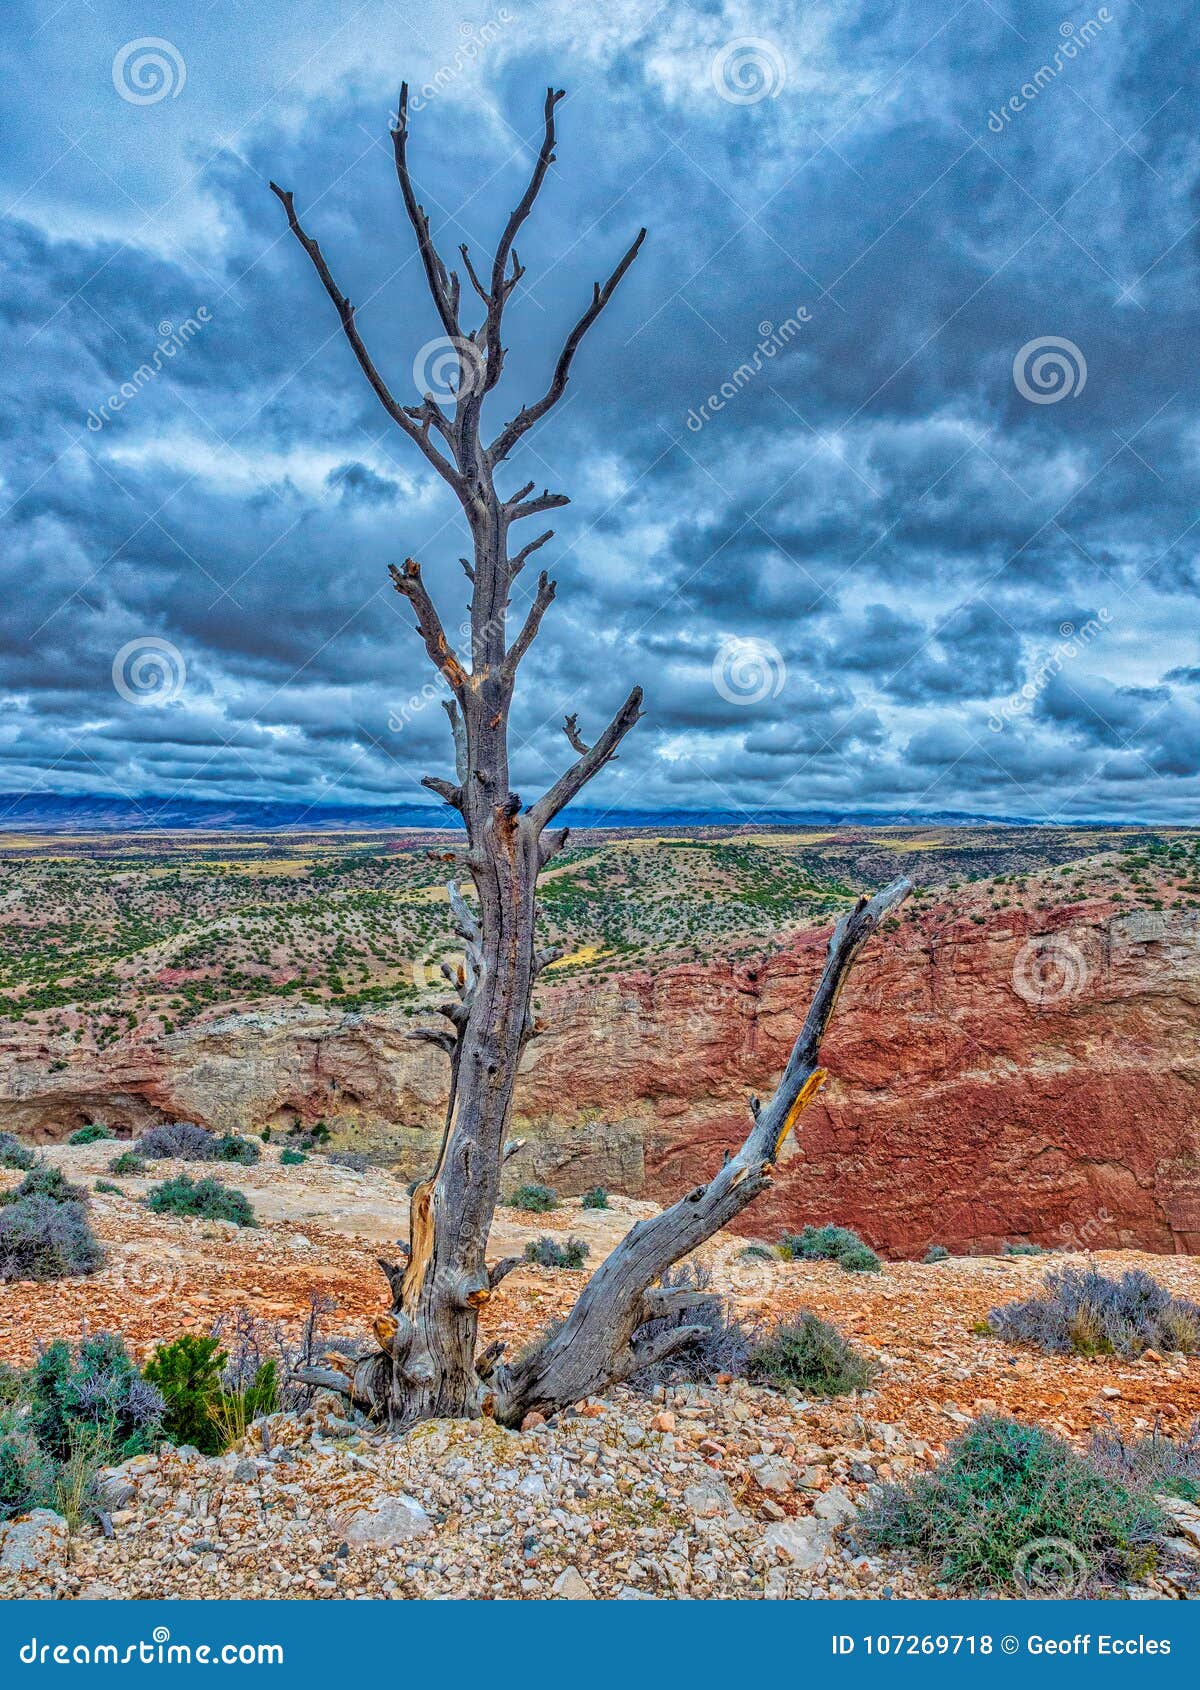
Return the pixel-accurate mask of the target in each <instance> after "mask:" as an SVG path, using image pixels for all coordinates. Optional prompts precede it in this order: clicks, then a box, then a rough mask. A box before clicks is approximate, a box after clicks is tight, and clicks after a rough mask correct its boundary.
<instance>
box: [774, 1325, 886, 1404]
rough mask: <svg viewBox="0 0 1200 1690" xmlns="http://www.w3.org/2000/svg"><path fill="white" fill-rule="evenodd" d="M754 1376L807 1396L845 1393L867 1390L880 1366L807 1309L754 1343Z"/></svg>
mask: <svg viewBox="0 0 1200 1690" xmlns="http://www.w3.org/2000/svg"><path fill="white" fill-rule="evenodd" d="M748 1371H749V1374H750V1377H751V1378H752V1379H757V1380H759V1381H760V1382H761V1383H763V1384H764V1385H774V1386H776V1387H777V1388H779V1389H782V1388H783V1387H785V1386H788V1385H792V1386H794V1387H795V1388H796V1389H797V1390H799V1391H803V1392H804V1394H805V1395H806V1396H813V1397H840V1396H844V1395H845V1394H846V1392H847V1391H865V1390H866V1388H867V1386H868V1385H869V1384H870V1383H871V1380H872V1378H873V1377H874V1373H875V1369H874V1367H873V1366H872V1364H871V1363H870V1362H869V1361H868V1360H867V1358H866V1357H865V1356H863V1355H860V1354H859V1352H858V1351H857V1350H856V1349H854V1347H853V1346H852V1345H851V1344H850V1342H849V1341H848V1339H846V1338H845V1337H844V1336H843V1334H842V1333H841V1332H839V1331H838V1329H837V1327H836V1326H832V1325H830V1323H829V1321H827V1320H819V1319H818V1318H817V1316H816V1315H815V1314H809V1313H808V1312H807V1310H805V1311H802V1312H801V1314H800V1316H799V1318H798V1319H797V1320H795V1321H789V1322H787V1323H786V1324H785V1325H782V1326H777V1327H776V1328H775V1330H774V1331H773V1332H772V1333H771V1334H770V1335H769V1336H768V1337H766V1338H764V1339H763V1340H762V1342H761V1343H758V1344H756V1345H755V1346H754V1348H753V1350H751V1352H750V1356H749V1358H748Z"/></svg>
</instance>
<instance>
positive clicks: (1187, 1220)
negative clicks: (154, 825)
mask: <svg viewBox="0 0 1200 1690" xmlns="http://www.w3.org/2000/svg"><path fill="white" fill-rule="evenodd" d="M823 948H824V936H823V935H818V934H813V935H811V936H805V937H803V938H801V939H799V940H796V941H795V942H793V943H792V944H791V945H790V947H789V948H788V949H787V950H785V951H783V952H782V953H780V954H777V955H774V956H771V957H770V958H768V959H765V960H764V961H763V962H761V963H760V964H757V965H754V966H737V967H731V966H730V965H728V964H722V963H712V964H708V965H700V964H694V965H688V966H682V967H675V968H670V969H664V970H663V971H662V972H660V973H657V974H642V973H637V974H629V975H625V976H621V977H617V978H610V979H607V980H604V981H600V982H597V983H589V982H587V981H586V980H579V981H576V982H571V981H566V982H562V983H560V984H557V985H555V984H550V982H551V981H552V980H553V975H552V974H551V975H550V976H547V977H546V978H547V986H546V989H545V990H544V991H543V992H542V993H541V994H540V996H541V999H542V1002H543V1011H544V1018H545V1021H546V1023H547V1031H546V1033H545V1035H544V1036H543V1037H542V1038H540V1039H538V1040H536V1041H535V1042H534V1044H533V1045H532V1046H531V1047H530V1050H529V1052H528V1055H527V1058H526V1064H525V1069H524V1073H523V1078H522V1084H521V1089H520V1095H519V1118H518V1120H517V1121H516V1122H515V1123H514V1129H513V1130H514V1134H515V1135H516V1136H520V1137H523V1138H525V1139H526V1141H527V1142H526V1147H525V1149H524V1150H523V1151H522V1152H521V1153H520V1155H519V1157H518V1158H516V1159H515V1160H514V1162H513V1163H512V1164H511V1172H512V1176H513V1179H514V1183H515V1181H516V1180H517V1179H519V1178H522V1177H524V1178H542V1179H545V1180H546V1181H548V1182H549V1183H551V1184H553V1185H556V1186H557V1187H558V1188H559V1189H560V1190H561V1191H564V1192H578V1191H582V1190H584V1189H586V1188H587V1187H589V1186H592V1185H596V1184H604V1185H608V1186H611V1187H612V1188H613V1189H615V1190H622V1191H626V1192H629V1193H631V1194H637V1195H646V1196H650V1197H653V1198H655V1199H660V1200H661V1199H666V1198H669V1197H672V1196H674V1195H677V1194H678V1193H679V1192H680V1191H681V1190H683V1189H685V1188H686V1187H687V1186H689V1185H692V1184H695V1183H696V1182H697V1181H698V1180H700V1179H703V1178H704V1177H706V1176H709V1175H711V1174H712V1173H713V1172H714V1171H715V1170H716V1168H717V1167H719V1166H720V1163H721V1159H722V1156H723V1154H724V1152H725V1151H726V1150H728V1149H732V1148H733V1147H734V1146H736V1144H737V1143H739V1142H740V1140H741V1138H742V1136H743V1134H744V1131H745V1124H746V1121H747V1108H748V1104H747V1098H748V1096H749V1094H750V1092H751V1091H756V1092H759V1093H763V1094H765V1093H769V1091H770V1089H771V1087H772V1086H773V1084H774V1082H775V1079H776V1077H777V1076H778V1073H779V1070H780V1068H781V1066H782V1064H783V1062H784V1060H785V1059H786V1056H787V1052H788V1050H789V1048H790V1046H791V1042H792V1040H793V1038H794V1037H795V1034H796V1031H797V1029H798V1026H799V1023H800V1019H801V1017H802V1015H803V1012H804V1009H805V1007H806V1005H807V1001H808V997H809V994H810V991H811V988H812V984H813V981H814V979H815V977H816V973H817V971H818V969H819V967H820V963H821V960H822V955H823ZM417 1024H419V1022H418V1021H416V1020H414V1019H410V1018H408V1017H405V1016H403V1015H401V1014H400V1013H399V1012H397V1011H384V1012H380V1013H372V1014H367V1015H361V1016H360V1015H340V1014H331V1013H329V1012H327V1011H325V1010H323V1009H321V1008H319V1007H316V1006H294V1005H293V1006H285V1007H281V1008H280V1009H278V1010H274V1011H270V1012H265V1013H263V1012H254V1013H246V1014H234V1013H231V1014H229V1015H226V1016H224V1017H222V1018H219V1019H216V1020H209V1021H205V1022H197V1023H194V1024H192V1025H191V1026H190V1027H188V1028H186V1029H183V1030H181V1031H179V1032H176V1033H173V1034H171V1035H168V1036H164V1037H161V1038H158V1039H156V1040H155V1041H154V1042H153V1043H151V1042H147V1041H144V1040H142V1039H141V1038H139V1036H138V1034H137V1032H136V1030H135V1031H134V1032H133V1033H132V1034H130V1035H129V1036H128V1037H127V1038H125V1039H123V1040H121V1041H120V1042H118V1043H116V1044H114V1045H111V1046H109V1047H108V1048H107V1049H106V1050H104V1051H103V1052H100V1053H96V1052H88V1051H86V1050H81V1051H79V1052H78V1053H77V1054H76V1056H75V1057H74V1058H73V1059H72V1060H71V1061H70V1062H69V1063H68V1064H67V1065H66V1066H65V1067H64V1066H61V1065H58V1066H56V1067H55V1068H53V1069H52V1067H51V1064H50V1061H49V1058H48V1053H47V1052H45V1051H44V1050H43V1051H39V1049H38V1048H37V1043H36V1040H35V1039H34V1038H33V1036H32V1035H31V1034H30V1033H29V1032H28V1030H27V1029H23V1028H22V1027H21V1026H20V1025H19V1024H13V1023H9V1024H8V1025H7V1027H6V1028H5V1031H4V1037H3V1040H2V1042H0V1127H4V1128H7V1129H9V1130H13V1131H17V1132H22V1133H24V1134H26V1135H27V1136H29V1137H33V1138H57V1137H61V1136H63V1135H64V1134H65V1133H67V1132H69V1131H71V1130H72V1129H73V1128H75V1127H76V1126H78V1125H81V1124H82V1123H83V1122H85V1121H90V1120H104V1121H107V1122H109V1123H110V1124H112V1125H113V1126H114V1127H116V1128H117V1130H118V1131H121V1132H123V1133H128V1132H136V1131H138V1130H140V1129H141V1128H142V1127H143V1126H145V1125H147V1124H149V1123H151V1122H153V1121H156V1120H163V1119H169V1120H195V1121H201V1122H204V1123H206V1124H208V1125H211V1126H214V1127H221V1128H225V1127H238V1128H242V1129H244V1130H247V1131H252V1130H257V1129H259V1128H261V1127H263V1126H268V1125H269V1126H272V1127H274V1128H278V1129H281V1130H286V1128H287V1127H288V1126H290V1125H293V1124H296V1123H312V1122H314V1121H316V1120H318V1119H324V1120H325V1121H327V1122H328V1123H329V1124H330V1126H331V1127H333V1128H334V1129H335V1134H336V1140H335V1141H336V1142H338V1143H342V1144H346V1145H351V1144H353V1145H356V1146H359V1147H361V1148H364V1149H367V1150H370V1151H371V1152H373V1153H375V1154H379V1155H382V1156H386V1157H387V1158H388V1159H389V1160H391V1161H395V1162H397V1163H399V1164H400V1166H401V1168H402V1169H403V1170H404V1171H405V1172H407V1173H411V1174H416V1173H421V1172H424V1171H426V1170H427V1169H428V1167H429V1166H430V1164H431V1162H432V1159H433V1156H434V1155H435V1154H436V1147H437V1142H438V1138H439V1126H440V1113H441V1108H442V1104H443V1101H444V1095H445V1080H446V1067H447V1064H446V1059H445V1057H444V1056H442V1054H441V1053H440V1052H438V1051H435V1050H434V1049H433V1048H432V1047H430V1046H428V1045H425V1044H422V1043H417V1042H413V1041H411V1040H408V1039H406V1038H405V1036H404V1034H405V1032H406V1031H407V1030H408V1029H410V1028H411V1027H413V1026H414V1025H417ZM824 1060H825V1062H826V1065H827V1067H828V1069H829V1072H830V1081H829V1084H828V1087H827V1089H826V1090H825V1092H824V1093H823V1094H822V1096H821V1097H820V1098H818V1100H817V1101H816V1103H815V1104H813V1105H812V1107H810V1109H809V1110H808V1111H807V1113H806V1114H805V1115H804V1116H803V1117H802V1119H801V1121H800V1123H799V1127H798V1131H797V1134H796V1136H795V1139H794V1141H793V1144H792V1145H791V1147H790V1148H789V1150H788V1151H787V1152H786V1153H785V1157H784V1161H783V1164H782V1165H781V1168H780V1173H779V1177H778V1180H777V1182H776V1185H775V1188H774V1190H773V1191H772V1192H771V1193H769V1194H768V1195H767V1196H766V1197H765V1198H763V1199H762V1200H761V1201H760V1202H759V1203H758V1204H757V1205H756V1206H755V1207H754V1208H753V1209H752V1210H751V1211H750V1212H749V1213H748V1214H747V1215H746V1216H745V1217H744V1223H745V1230H747V1231H752V1232H754V1233H757V1234H760V1235H762V1236H765V1237H768V1238H773V1237H775V1236H776V1235H777V1234H778V1232H779V1231H780V1230H782V1229H783V1228H784V1227H785V1226H787V1227H797V1226H799V1225H800V1224H801V1223H802V1222H804V1221H815V1222H820V1221H826V1220H835V1221H839V1222H842V1223H844V1224H846V1225H849V1226H853V1227H855V1228H856V1229H857V1230H858V1231H859V1232H861V1233H862V1234H863V1236H864V1237H866V1238H867V1239H868V1240H869V1241H870V1242H871V1243H873V1244H874V1245H875V1246H876V1247H877V1248H878V1249H879V1250H880V1251H881V1252H882V1253H884V1254H887V1255H913V1254H920V1253H923V1251H924V1250H925V1248H926V1247H927V1245H928V1244H930V1243H932V1242H938V1243H942V1244H945V1245H946V1246H947V1247H948V1248H950V1249H951V1250H954V1251H961V1250H967V1249H970V1248H996V1247H998V1246H999V1244H1000V1243H1001V1242H1002V1241H1003V1240H1005V1239H1018V1238H1029V1239H1035V1240H1038V1241H1040V1242H1043V1243H1057V1244H1063V1245H1069V1246H1076V1247H1078V1246H1087V1245H1094V1246H1096V1247H1100V1246H1110V1245H1116V1244H1127V1245H1141V1246H1143V1247H1146V1248H1150V1249H1154V1250H1159V1251H1173V1250H1179V1251H1200V1124H1198V1104H1197V1099H1198V1083H1200V912H1187V911H1172V912H1155V911H1147V910H1139V911H1132V912H1129V913H1127V914H1121V913H1119V912H1118V911H1116V910H1114V909H1113V908H1112V907H1111V906H1104V905H1099V904H1079V905H1074V906H1068V907H1063V908H1061V909H1056V910H1054V911H1053V912H1050V913H1042V914H1040V915H1036V916H1035V915H1032V914H1029V913H1027V912H1021V911H1005V912H1002V913H994V914H993V915H992V916H990V917H988V918H987V919H985V920H984V921H982V922H978V921H975V920H973V919H961V918H960V919H954V918H953V917H952V915H951V913H950V912H948V911H946V910H945V909H942V910H937V911H933V912H931V913H929V914H928V915H923V916H922V917H921V918H920V919H919V920H917V921H915V922H905V923H903V924H902V925H901V926H899V927H898V928H896V929H894V930H893V931H891V932H889V933H886V934H883V935H881V936H879V937H878V938H876V939H875V940H874V941H873V942H872V944H871V945H870V947H869V948H868V950H867V951H866V953H865V954H864V956H863V957H862V959H861V961H860V962H859V965H858V967H857V970H856V972H855V974H854V976H853V977H852V979H851V982H850V984H849V986H848V987H847V989H846V991H845V992H844V994H843V997H842V1001H841V1003H840V1004H839V1006H838V1011H837V1014H836V1016H835V1019H834V1023H833V1026H832V1029H831V1032H830V1035H829V1037H828V1039H827V1041H826V1045H825V1049H824Z"/></svg>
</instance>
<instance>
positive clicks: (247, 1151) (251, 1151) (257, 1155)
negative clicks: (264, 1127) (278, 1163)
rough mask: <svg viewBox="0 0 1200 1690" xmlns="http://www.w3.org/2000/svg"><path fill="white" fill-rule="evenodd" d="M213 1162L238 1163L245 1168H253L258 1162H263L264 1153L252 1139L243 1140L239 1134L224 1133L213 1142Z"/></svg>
mask: <svg viewBox="0 0 1200 1690" xmlns="http://www.w3.org/2000/svg"><path fill="white" fill-rule="evenodd" d="M211 1160H212V1161H214V1162H238V1163H240V1164H241V1165H242V1167H244V1168H252V1167H253V1166H254V1164H255V1163H256V1162H261V1161H262V1151H261V1150H260V1149H259V1148H258V1146H257V1144H255V1142H254V1140H253V1139H252V1138H242V1136H241V1135H240V1134H239V1133H222V1134H221V1136H220V1138H218V1139H216V1140H214V1142H213V1147H212V1156H211Z"/></svg>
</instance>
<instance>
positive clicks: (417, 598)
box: [388, 557, 467, 698]
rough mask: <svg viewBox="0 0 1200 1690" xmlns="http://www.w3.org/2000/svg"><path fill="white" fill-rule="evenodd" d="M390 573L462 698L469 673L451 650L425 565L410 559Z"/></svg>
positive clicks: (431, 651)
mask: <svg viewBox="0 0 1200 1690" xmlns="http://www.w3.org/2000/svg"><path fill="white" fill-rule="evenodd" d="M388 574H389V575H390V576H391V578H392V585H393V586H394V587H395V589H396V591H397V592H398V593H399V594H400V596H401V598H406V599H407V600H408V602H409V603H410V604H411V605H412V607H413V610H414V611H415V613H416V618H417V632H418V633H419V634H420V636H421V638H422V639H423V640H424V641H425V650H426V651H427V652H428V653H429V660H430V662H431V663H432V664H433V666H434V667H435V668H436V669H439V670H440V671H441V673H442V674H443V675H444V676H445V679H446V682H447V684H448V685H449V687H450V689H451V691H452V692H453V693H454V694H455V695H456V696H457V697H459V698H461V697H462V694H463V692H464V690H465V688H466V685H467V676H466V671H465V670H464V669H463V666H462V664H461V663H460V662H459V661H458V658H457V657H456V656H455V655H454V653H453V652H452V651H451V649H450V643H449V641H448V640H447V638H446V630H445V629H444V628H443V627H442V619H441V617H440V616H439V615H438V613H437V609H436V607H435V605H434V602H433V600H432V599H431V598H430V596H429V593H428V591H427V590H426V587H425V583H424V581H423V580H422V579H421V565H420V564H419V563H417V562H416V561H415V560H414V559H413V558H411V557H408V558H405V560H404V567H403V569H397V567H396V565H395V564H394V563H389V564H388Z"/></svg>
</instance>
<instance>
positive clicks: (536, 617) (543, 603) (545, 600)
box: [503, 569, 558, 684]
mask: <svg viewBox="0 0 1200 1690" xmlns="http://www.w3.org/2000/svg"><path fill="white" fill-rule="evenodd" d="M557 590H558V583H557V582H556V581H552V580H551V579H550V577H549V576H548V575H547V574H546V571H545V570H544V569H543V570H542V573H541V574H540V575H539V576H538V584H537V592H536V593H535V594H534V598H533V603H532V604H531V605H530V607H529V615H528V616H527V617H526V618H525V625H524V627H523V628H522V629H521V632H520V633H519V634H518V635H517V637H516V639H515V640H514V641H513V643H512V645H511V646H509V648H508V651H507V653H506V654H505V658H504V669H503V673H504V677H505V680H506V681H508V682H509V683H510V684H511V682H512V678H513V676H514V675H515V674H516V672H517V665H518V664H519V663H520V661H521V659H522V658H523V657H524V655H525V653H526V652H527V651H528V650H529V648H530V646H531V645H532V644H533V642H534V640H535V639H536V638H537V631H538V629H539V628H540V627H541V625H542V617H543V616H545V614H546V612H547V611H548V610H549V608H550V606H551V604H553V602H554V595H555V593H556V591H557Z"/></svg>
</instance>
